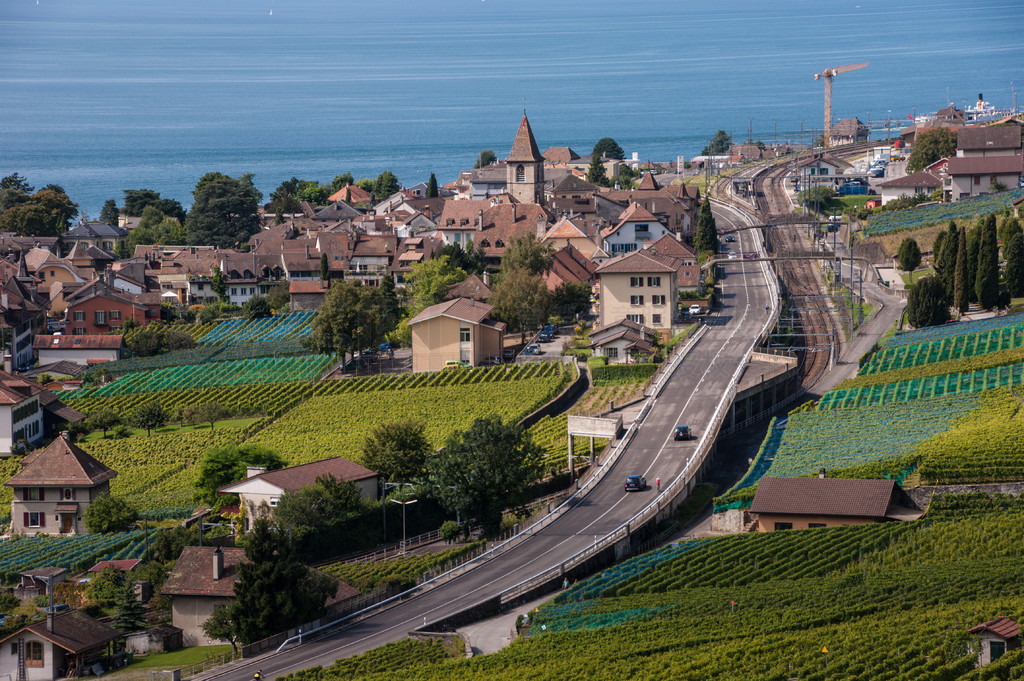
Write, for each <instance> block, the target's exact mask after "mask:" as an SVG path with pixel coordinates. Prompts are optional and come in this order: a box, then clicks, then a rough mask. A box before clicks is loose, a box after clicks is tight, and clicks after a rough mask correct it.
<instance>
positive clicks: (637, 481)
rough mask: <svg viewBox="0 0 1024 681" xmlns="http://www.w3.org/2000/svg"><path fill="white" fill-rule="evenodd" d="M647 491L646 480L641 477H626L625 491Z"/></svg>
mask: <svg viewBox="0 0 1024 681" xmlns="http://www.w3.org/2000/svg"><path fill="white" fill-rule="evenodd" d="M645 489H647V478H645V477H644V476H642V475H628V476H626V491H627V492H631V491H634V490H635V491H637V492H641V491H643V490H645Z"/></svg>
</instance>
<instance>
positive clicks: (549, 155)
mask: <svg viewBox="0 0 1024 681" xmlns="http://www.w3.org/2000/svg"><path fill="white" fill-rule="evenodd" d="M542 156H543V157H544V160H545V161H548V162H549V163H569V162H570V161H575V160H576V159H578V158H579V157H580V155H579V154H577V153H576V152H575V151H573V150H572V149H570V148H569V147H548V148H547V149H546V150H545V151H544V153H543V154H542Z"/></svg>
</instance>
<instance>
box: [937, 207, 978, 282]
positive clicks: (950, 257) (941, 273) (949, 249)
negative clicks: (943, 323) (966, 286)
mask: <svg viewBox="0 0 1024 681" xmlns="http://www.w3.org/2000/svg"><path fill="white" fill-rule="evenodd" d="M939 237H941V239H940V238H939ZM959 243H960V237H959V233H958V229H957V226H956V222H954V221H953V220H950V221H949V228H948V229H947V230H946V231H945V232H939V234H938V236H936V238H935V246H934V247H933V249H932V250H933V251H934V255H935V274H936V276H937V277H938V278H939V279H940V280H941V281H942V285H943V286H944V287H945V289H946V293H947V294H948V296H949V300H952V299H953V285H954V281H953V277H954V276H955V274H956V264H957V263H956V254H957V249H958V248H959ZM967 281H972V280H971V279H968V280H967Z"/></svg>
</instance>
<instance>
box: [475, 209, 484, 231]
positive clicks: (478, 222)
mask: <svg viewBox="0 0 1024 681" xmlns="http://www.w3.org/2000/svg"><path fill="white" fill-rule="evenodd" d="M476 228H477V229H479V230H483V228H484V212H483V210H481V211H479V213H478V214H477V217H476Z"/></svg>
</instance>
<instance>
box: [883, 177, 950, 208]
mask: <svg viewBox="0 0 1024 681" xmlns="http://www.w3.org/2000/svg"><path fill="white" fill-rule="evenodd" d="M938 189H942V176H941V175H939V173H936V172H932V171H930V170H922V171H921V172H919V173H913V174H911V175H904V176H903V177H897V178H895V179H892V180H886V181H885V182H883V183H881V184H880V185H878V193H879V195H880V196H881V197H882V205H883V206H884V205H885V204H887V203H889V202H890V201H892V200H893V199H898V198H900V197H901V196H914V195H915V194H925V195H926V196H931V194H932V192H934V191H936V190H938Z"/></svg>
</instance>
